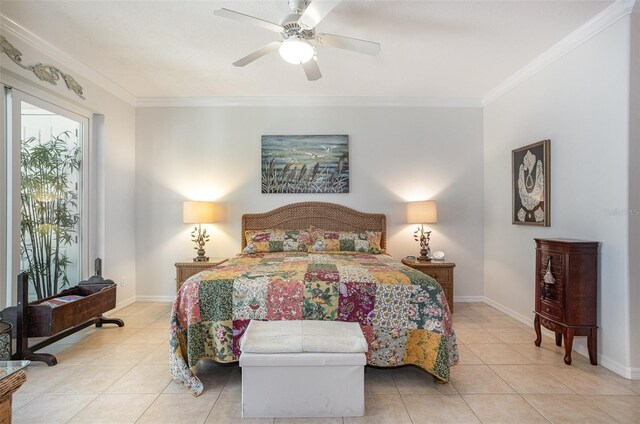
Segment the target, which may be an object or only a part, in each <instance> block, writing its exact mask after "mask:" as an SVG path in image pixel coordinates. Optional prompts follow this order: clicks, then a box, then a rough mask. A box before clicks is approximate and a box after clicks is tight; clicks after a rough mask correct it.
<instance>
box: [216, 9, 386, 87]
mask: <svg viewBox="0 0 640 424" xmlns="http://www.w3.org/2000/svg"><path fill="white" fill-rule="evenodd" d="M338 3H340V1H324V0H314V1H313V2H312V1H311V0H289V8H290V9H291V13H288V14H287V15H285V16H284V17H283V18H282V19H280V23H279V24H275V23H273V22H269V21H265V20H264V19H260V18H256V17H254V16H249V15H245V14H244V13H240V12H236V11H233V10H229V9H218V10H216V11H215V12H214V14H215V15H217V16H221V17H224V18H228V19H233V20H235V21H239V22H247V23H250V24H253V25H257V26H259V27H262V28H265V29H268V30H270V31H274V32H279V33H280V35H282V38H283V39H284V40H283V41H274V42H272V43H269V44H267V45H266V46H263V47H262V48H260V49H258V50H256V51H254V52H253V53H250V54H248V55H247V56H245V57H243V58H242V59H239V60H237V61H235V62H233V65H234V66H246V65H248V64H250V63H251V62H253V61H255V60H257V59H259V58H261V57H262V56H265V55H266V54H268V53H271V52H273V51H276V50H278V51H279V52H280V56H282V58H283V59H284V60H285V61H287V62H289V63H291V64H294V65H298V64H300V65H302V68H303V69H304V72H305V74H306V75H307V79H308V80H309V81H316V80H319V79H320V78H322V74H321V73H320V68H319V67H318V61H317V57H316V47H318V46H326V47H336V48H339V49H344V50H350V51H354V52H358V53H364V54H369V55H372V56H375V55H376V54H378V52H379V51H380V44H379V43H374V42H372V41H365V40H358V39H357V38H350V37H343V36H341V35H333V34H325V33H316V31H315V27H316V25H318V23H320V21H322V19H324V18H325V17H326V16H327V15H328V14H329V12H331V11H332V10H333V8H334V7H336V6H337V5H338Z"/></svg>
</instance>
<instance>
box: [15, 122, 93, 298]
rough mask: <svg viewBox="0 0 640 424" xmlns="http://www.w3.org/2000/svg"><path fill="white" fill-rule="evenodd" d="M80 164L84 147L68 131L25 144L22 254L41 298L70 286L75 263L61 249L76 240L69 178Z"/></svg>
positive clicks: (73, 196) (74, 198)
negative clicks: (70, 270)
mask: <svg viewBox="0 0 640 424" xmlns="http://www.w3.org/2000/svg"><path fill="white" fill-rule="evenodd" d="M80 163H81V151H80V147H79V146H78V145H77V144H75V143H72V142H71V134H70V132H68V131H65V132H62V133H60V134H59V135H57V136H52V137H51V139H50V140H48V141H44V142H41V141H39V140H38V139H36V138H35V137H30V138H27V139H26V140H22V147H21V151H20V166H21V181H20V198H21V219H20V253H21V257H22V258H23V259H24V260H26V261H27V263H28V268H27V270H26V271H27V273H28V274H29V280H30V281H31V282H32V284H33V287H34V289H35V294H36V296H37V298H38V299H42V298H45V297H49V296H53V295H55V294H57V293H58V291H59V290H60V289H62V288H63V287H65V286H68V285H69V279H68V277H67V267H68V266H69V265H70V264H71V260H70V258H69V257H68V256H67V255H66V254H64V252H63V251H62V248H63V247H64V246H67V245H71V244H72V243H73V242H75V241H76V225H77V224H78V221H79V218H80V217H79V212H78V189H77V187H76V185H75V184H74V183H73V182H72V181H71V178H70V177H71V175H72V174H73V173H74V172H77V171H79V170H80Z"/></svg>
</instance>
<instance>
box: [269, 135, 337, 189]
mask: <svg viewBox="0 0 640 424" xmlns="http://www.w3.org/2000/svg"><path fill="white" fill-rule="evenodd" d="M262 192H263V193H349V136H348V135H263V136H262Z"/></svg>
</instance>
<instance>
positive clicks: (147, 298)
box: [136, 296, 176, 303]
mask: <svg viewBox="0 0 640 424" xmlns="http://www.w3.org/2000/svg"><path fill="white" fill-rule="evenodd" d="M174 300H176V297H175V296H136V302H154V303H173V301H174Z"/></svg>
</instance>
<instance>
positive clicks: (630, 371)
mask: <svg viewBox="0 0 640 424" xmlns="http://www.w3.org/2000/svg"><path fill="white" fill-rule="evenodd" d="M483 301H484V303H486V304H487V305H489V306H492V307H494V308H496V309H497V310H499V311H501V312H504V313H505V314H507V315H509V316H510V317H511V318H513V319H516V320H518V321H520V322H522V323H523V324H526V325H530V326H531V327H532V328H533V316H530V317H527V316H525V315H522V314H520V313H518V312H516V311H514V310H513V309H511V308H508V307H506V306H504V305H503V304H501V303H498V302H496V301H495V300H493V299H489V298H488V297H484V300H483ZM542 332H543V333H544V335H546V336H548V337H551V338H552V339H553V338H555V334H554V333H553V332H552V331H549V330H547V329H546V328H542ZM573 351H574V352H576V353H578V354H580V355H582V356H584V357H586V358H588V357H589V351H588V350H587V347H586V343H584V342H583V341H582V340H576V341H575V342H574V344H573ZM598 364H600V365H602V366H603V367H605V368H606V369H608V370H611V371H613V372H615V373H616V374H618V375H620V376H622V377H624V378H628V379H631V380H640V368H631V367H625V366H624V365H622V364H620V363H619V362H617V361H614V360H612V359H611V358H609V357H607V356H605V355H603V354H602V353H599V354H598Z"/></svg>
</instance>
